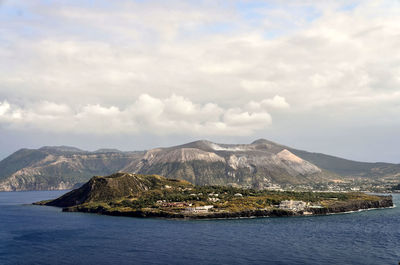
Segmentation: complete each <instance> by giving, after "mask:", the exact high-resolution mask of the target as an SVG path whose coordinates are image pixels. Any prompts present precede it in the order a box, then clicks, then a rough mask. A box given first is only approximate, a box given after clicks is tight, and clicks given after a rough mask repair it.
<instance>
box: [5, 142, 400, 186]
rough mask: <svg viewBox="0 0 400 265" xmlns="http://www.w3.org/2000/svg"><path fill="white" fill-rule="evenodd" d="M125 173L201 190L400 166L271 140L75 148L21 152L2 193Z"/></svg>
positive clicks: (368, 173) (308, 180) (382, 173)
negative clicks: (173, 180) (133, 148)
mask: <svg viewBox="0 0 400 265" xmlns="http://www.w3.org/2000/svg"><path fill="white" fill-rule="evenodd" d="M118 171H123V172H131V173H138V174H158V175H163V176H166V177H169V178H179V179H184V180H187V181H190V182H191V183H193V184H195V185H233V186H241V187H252V188H258V189H263V188H271V187H274V186H276V185H278V186H282V187H285V186H288V185H289V186H290V185H291V186H299V185H300V186H301V185H303V186H304V185H309V184H313V185H314V184H318V183H327V182H331V181H341V180H340V178H342V177H344V178H355V177H357V178H371V179H374V178H381V177H388V176H390V177H394V178H398V177H400V164H391V163H367V162H358V161H352V160H347V159H343V158H339V157H335V156H330V155H325V154H322V153H313V152H308V151H303V150H298V149H295V148H291V147H288V146H285V145H281V144H278V143H275V142H272V141H269V140H266V139H257V140H255V141H253V142H252V143H250V144H220V143H214V142H211V141H208V140H199V141H193V142H189V143H185V144H182V145H177V146H171V147H163V148H154V149H150V150H147V151H137V152H135V151H132V152H123V151H119V150H117V149H99V150H96V151H93V152H90V151H85V150H82V149H79V148H76V147H70V146H44V147H41V148H39V149H20V150H18V151H16V152H15V153H13V154H11V155H10V156H8V157H6V158H5V159H3V160H2V161H0V191H13V190H45V189H69V188H72V187H74V186H76V185H77V184H79V183H83V182H86V181H87V180H89V178H90V177H92V176H94V175H109V174H112V173H114V172H118Z"/></svg>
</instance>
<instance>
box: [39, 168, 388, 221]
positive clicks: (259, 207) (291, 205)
mask: <svg viewBox="0 0 400 265" xmlns="http://www.w3.org/2000/svg"><path fill="white" fill-rule="evenodd" d="M34 204H37V205H47V206H57V207H63V208H64V209H63V210H64V211H69V212H75V211H78V212H90V213H98V214H105V215H118V216H131V217H166V218H232V217H235V218H237V217H253V216H254V217H255V216H257V217H261V216H298V215H318V214H328V213H339V212H347V211H356V210H360V209H369V208H381V207H391V206H393V201H392V197H391V196H374V195H367V194H364V193H326V192H323V193H316V192H277V191H266V190H258V191H257V190H253V189H241V188H234V187H227V186H195V185H192V184H190V183H189V182H187V181H182V180H175V179H167V178H164V177H161V176H157V175H138V174H130V173H116V174H113V175H110V176H105V177H93V178H92V179H90V181H89V182H87V183H86V184H84V185H83V186H82V187H80V188H78V189H75V190H73V191H71V192H69V193H67V194H65V195H63V196H61V197H59V198H57V199H55V200H50V201H42V202H37V203H34Z"/></svg>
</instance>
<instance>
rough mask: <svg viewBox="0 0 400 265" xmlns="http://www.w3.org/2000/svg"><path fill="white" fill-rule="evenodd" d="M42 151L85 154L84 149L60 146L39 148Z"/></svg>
mask: <svg viewBox="0 0 400 265" xmlns="http://www.w3.org/2000/svg"><path fill="white" fill-rule="evenodd" d="M39 150H41V151H50V152H68V153H82V152H85V151H84V150H82V149H79V148H76V147H73V146H66V145H60V146H43V147H41V148H39Z"/></svg>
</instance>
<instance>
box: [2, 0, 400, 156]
mask: <svg viewBox="0 0 400 265" xmlns="http://www.w3.org/2000/svg"><path fill="white" fill-rule="evenodd" d="M399 47H400V2H399V1H397V0H388V1H379V0H376V1H368V0H360V1H352V0H345V1H320V0H314V1H313V0H303V1H300V0H299V1H295V0H293V1H283V0H282V1H279V0H275V1H273V0H270V1H267V0H255V1H251V0H229V1H226V0H225V1H220V0H193V1H192V0H187V1H178V0H171V1H170V0H168V1H166V0H159V1H152V0H148V1H143V0H141V1H139V0H136V1H134V0H132V1H123V0H117V1H105V0H104V1H101V0H96V1H94V0H93V1H82V0H76V1H75V0H65V1H47V0H46V1H45V0H30V1H18V0H3V1H1V0H0V147H1V148H0V158H4V157H5V156H7V155H9V154H10V153H12V152H13V151H16V150H17V149H19V148H23V147H29V148H37V147H40V146H43V145H72V146H77V147H80V148H83V149H88V150H95V149H98V148H102V147H107V148H119V149H121V150H143V149H148V148H153V147H157V146H169V145H175V144H179V143H183V142H188V141H192V140H197V139H209V140H212V141H217V142H222V143H249V142H252V141H253V140H255V139H257V138H266V139H270V140H273V141H276V142H279V143H282V144H286V145H290V146H293V147H297V148H300V149H305V150H309V151H318V152H324V153H328V154H333V155H338V156H342V157H346V158H351V159H356V160H365V161H387V162H397V163H399V162H400V140H399V133H400V115H399V114H400V51H399Z"/></svg>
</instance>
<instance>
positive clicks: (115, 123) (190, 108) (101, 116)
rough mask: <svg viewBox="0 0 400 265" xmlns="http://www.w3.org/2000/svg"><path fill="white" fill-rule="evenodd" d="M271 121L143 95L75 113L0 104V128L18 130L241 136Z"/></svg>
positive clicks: (51, 106)
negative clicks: (125, 102)
mask: <svg viewBox="0 0 400 265" xmlns="http://www.w3.org/2000/svg"><path fill="white" fill-rule="evenodd" d="M272 100H274V99H272ZM261 102H263V101H261ZM259 104H261V103H259ZM17 114H18V115H17ZM17 116H18V117H17ZM271 122H272V120H271V116H270V114H268V112H266V111H265V110H260V111H258V112H255V111H251V112H249V111H247V110H245V107H243V108H237V107H236V108H222V107H220V106H218V105H216V104H214V103H206V104H196V103H193V102H192V101H190V100H189V99H187V98H184V97H182V96H177V95H172V96H170V97H168V98H164V99H160V98H155V97H152V96H150V95H148V94H142V95H140V96H139V97H138V99H137V100H136V101H134V102H133V103H132V104H130V105H128V106H126V107H125V108H119V107H116V106H102V105H99V104H95V105H86V106H83V107H78V108H75V109H74V108H73V107H70V106H67V105H65V104H56V103H53V102H47V101H45V102H40V103H37V104H32V105H31V106H30V107H21V106H16V105H10V104H9V103H8V102H7V101H4V102H1V103H0V124H1V125H2V126H6V127H8V128H13V129H19V130H25V129H29V130H31V129H35V130H39V131H40V130H44V131H54V132H72V133H84V134H100V135H102V134H126V133H128V134H129V133H152V134H164V135H168V134H191V135H243V134H252V133H254V132H255V131H257V130H260V129H263V128H266V127H267V126H269V125H270V124H271Z"/></svg>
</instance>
